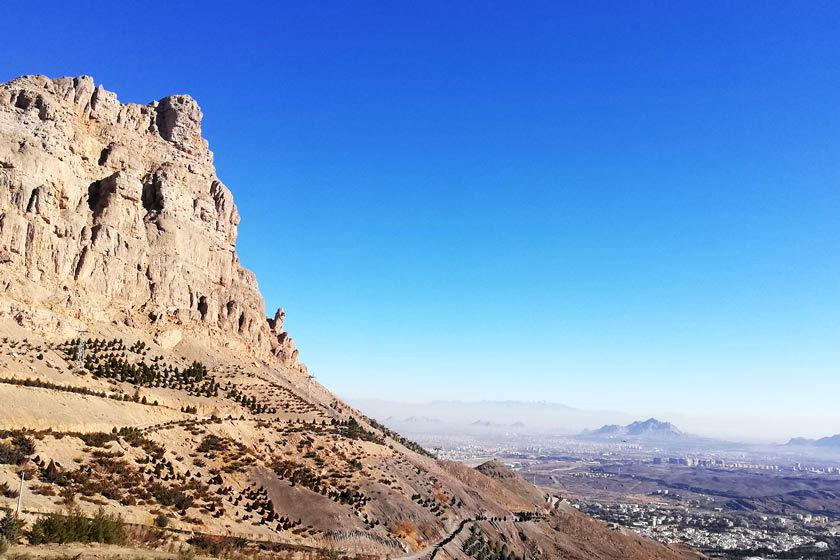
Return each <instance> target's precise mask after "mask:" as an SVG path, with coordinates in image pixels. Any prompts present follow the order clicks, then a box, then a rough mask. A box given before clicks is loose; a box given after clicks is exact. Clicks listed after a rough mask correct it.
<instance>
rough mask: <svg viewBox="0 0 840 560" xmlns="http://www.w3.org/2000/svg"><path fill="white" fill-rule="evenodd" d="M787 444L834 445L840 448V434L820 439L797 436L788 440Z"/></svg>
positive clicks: (806, 445)
mask: <svg viewBox="0 0 840 560" xmlns="http://www.w3.org/2000/svg"><path fill="white" fill-rule="evenodd" d="M786 445H790V446H801V447H834V448H837V449H840V434H836V435H833V436H828V437H824V438H819V439H808V438H803V437H796V438H793V439H791V440H790V441H789V442H787V444H786Z"/></svg>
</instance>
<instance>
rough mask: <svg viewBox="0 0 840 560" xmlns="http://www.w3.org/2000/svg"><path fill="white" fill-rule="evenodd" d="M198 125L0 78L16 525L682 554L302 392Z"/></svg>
mask: <svg viewBox="0 0 840 560" xmlns="http://www.w3.org/2000/svg"><path fill="white" fill-rule="evenodd" d="M201 118H202V115H201V110H200V109H199V107H198V105H197V104H196V103H195V101H194V100H192V99H191V98H190V97H188V96H173V97H168V98H165V99H163V100H161V101H158V102H155V103H151V104H149V105H134V104H120V103H119V102H118V101H117V99H116V96H115V95H114V94H112V93H110V92H107V91H106V90H104V89H103V88H102V87H101V86H99V87H94V84H93V81H92V79H90V78H88V77H79V78H59V79H55V80H51V79H49V78H45V77H43V76H29V77H23V78H19V79H17V80H14V81H12V82H9V83H7V84H3V85H2V86H0V272H1V273H2V277H0V278H2V291H0V485H2V484H3V483H5V484H6V485H8V486H9V487H14V486H15V484H16V480H17V478H18V476H19V474H20V473H21V472H24V473H25V474H26V477H27V479H28V481H29V482H28V483H27V486H26V488H25V491H24V495H23V504H24V511H25V514H26V516H27V518H28V519H29V520H30V521H31V520H32V519H33V518H34V516H35V515H37V514H39V513H44V512H52V511H59V510H62V509H63V508H65V507H67V506H68V505H70V504H73V505H75V506H78V507H79V508H81V510H82V511H84V512H86V513H88V514H92V513H93V512H94V511H95V510H96V509H97V508H98V507H103V508H105V509H106V511H115V512H116V511H118V512H120V513H121V514H122V515H123V516H124V517H125V518H126V520H127V521H129V522H131V523H135V524H138V525H145V526H149V525H153V524H154V523H158V524H160V525H163V524H166V525H168V528H169V529H177V530H180V531H183V532H184V533H174V532H171V533H169V534H168V536H167V537H166V538H167V539H176V540H177V539H183V538H185V536H184V535H191V534H192V535H196V534H199V533H203V534H210V535H229V536H235V537H241V538H243V539H246V540H247V541H249V542H263V543H274V544H272V545H271V546H273V547H275V548H277V547H279V548H280V549H284V547H285V549H288V548H289V547H297V548H295V549H296V550H300V549H307V548H310V549H319V550H323V549H332V548H339V549H341V550H344V551H345V552H348V553H366V554H376V555H380V556H383V557H384V556H386V555H387V556H391V557H398V556H402V555H409V554H412V553H413V552H417V551H419V552H421V553H422V552H429V553H430V552H431V551H432V550H433V549H434V548H435V547H439V548H440V550H442V551H443V552H441V554H447V553H450V552H451V554H453V555H455V556H459V553H458V552H457V551H451V550H450V549H451V547H452V546H453V543H455V542H456V540H457V538H459V537H458V535H459V534H460V533H459V531H460V529H459V528H461V529H463V528H464V527H466V526H467V525H469V524H477V525H480V527H479V528H477V529H475V531H481V533H482V534H483V535H485V536H486V538H487V539H489V540H490V541H493V542H500V540H501V539H508V541H509V542H508V546H509V547H510V548H511V549H516V550H518V551H519V553H522V554H524V553H525V552H526V551H528V550H530V549H529V548H528V547H529V546H531V544H530V543H537V544H536V546H539V547H540V550H539V552H540V556H541V557H545V558H558V557H561V556H562V557H563V558H573V559H574V558H580V559H583V558H619V557H621V558H633V557H638V558H674V559H676V558H688V557H691V555H690V554H688V553H685V552H683V551H678V550H675V549H671V548H668V547H665V546H660V545H656V544H654V543H650V542H648V541H642V540H641V539H638V538H637V537H631V536H624V535H619V534H617V533H613V532H610V531H608V530H607V529H606V527H605V526H604V525H603V524H599V523H596V522H594V521H591V520H589V519H588V518H585V516H583V515H581V514H579V513H577V512H575V511H569V510H568V509H567V508H563V507H560V508H557V507H555V506H554V505H552V504H554V503H555V502H553V501H550V500H548V499H547V496H546V495H545V494H544V493H543V492H542V491H540V490H538V489H536V488H533V487H531V486H530V485H527V483H525V482H524V481H522V480H521V479H518V478H517V477H515V475H512V473H504V471H503V470H502V469H501V467H496V468H494V469H492V470H488V469H484V470H485V471H486V472H482V470H481V469H479V470H475V469H469V468H467V467H466V466H464V465H460V464H457V463H447V462H438V461H436V460H435V459H434V458H433V457H431V456H430V455H429V454H428V453H426V452H425V451H424V450H423V449H421V448H420V447H419V446H417V445H416V444H413V443H412V442H410V441H408V440H405V439H404V438H402V437H401V436H399V435H398V434H396V433H394V432H392V431H390V430H388V429H387V428H385V427H383V426H380V425H379V424H378V423H376V422H374V421H372V420H370V419H368V418H366V417H365V416H364V415H362V414H361V413H359V412H358V411H356V410H355V409H353V408H352V407H349V406H348V405H346V404H345V403H343V402H341V401H339V400H338V399H336V398H335V397H334V396H333V395H332V394H331V393H329V391H327V390H326V389H325V388H323V387H321V386H320V385H318V384H317V383H315V382H313V381H312V379H310V378H309V377H308V376H307V374H306V368H305V367H304V366H303V365H302V364H300V362H299V361H298V353H297V350H296V349H295V348H294V345H293V343H292V341H291V339H290V338H289V336H288V334H287V333H286V332H285V331H284V330H283V322H284V318H285V315H284V313H283V312H282V311H278V312H277V313H276V314H275V316H274V317H273V318H271V319H267V318H266V317H265V315H264V313H263V311H262V310H263V308H264V302H263V300H262V297H261V296H260V293H259V290H258V289H257V285H256V281H255V279H254V277H253V275H252V274H251V273H250V272H249V271H247V270H246V269H244V268H243V267H242V266H241V265H240V264H239V259H238V257H237V255H236V249H235V242H236V226H237V224H238V220H239V218H238V213H237V211H236V207H235V205H234V203H233V199H232V196H231V194H230V192H229V191H228V189H227V188H226V187H225V186H224V185H223V184H222V183H221V181H219V179H218V177H217V176H216V174H215V170H214V169H213V165H212V154H211V153H210V151H209V150H208V147H207V143H206V141H205V140H204V139H203V138H202V136H201ZM500 473H502V474H500ZM0 503H3V504H8V505H12V504H13V503H14V500H13V498H11V497H8V496H7V497H4V498H0ZM161 519H165V521H160V520H161ZM523 525H525V526H523ZM572 528H576V529H574V530H572ZM579 528H584V529H579ZM519 535H525V536H526V537H527V536H528V535H533V538H531V539H530V540H528V539H527V538H526V539H525V540H523V539H522V538H520V536H519ZM447 539H449V540H447ZM516 539H519V540H518V541H517V540H516ZM591 541H597V542H610V543H613V544H612V545H610V547H609V548H598V545H595V544H592V542H591ZM561 543H565V544H563V545H562V547H561ZM640 543H641V544H640ZM262 546H269V545H262ZM622 547H626V548H625V550H624V552H622V553H621V554H619V552H617V551H618V550H620V549H621V548H622ZM639 547H641V548H639ZM637 548H638V549H639V550H641V551H644V553H645V555H642V556H634V554H635V552H634V551H635V550H636V549H637ZM530 552H531V553H534V552H535V551H533V550H531V551H530ZM465 554H466V553H464V552H463V551H461V553H460V556H461V557H463V556H464V555H465ZM628 554H629V555H628Z"/></svg>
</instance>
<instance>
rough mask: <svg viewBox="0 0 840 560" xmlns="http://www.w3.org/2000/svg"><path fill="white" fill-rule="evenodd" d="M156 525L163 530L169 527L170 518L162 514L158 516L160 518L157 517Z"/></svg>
mask: <svg viewBox="0 0 840 560" xmlns="http://www.w3.org/2000/svg"><path fill="white" fill-rule="evenodd" d="M155 525H156V526H157V527H160V528H161V529H163V528H164V527H166V526H168V525H169V518H168V517H166V516H165V515H164V514H162V513H161V514H158V516H157V517H155Z"/></svg>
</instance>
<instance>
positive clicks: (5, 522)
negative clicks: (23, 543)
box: [0, 508, 23, 542]
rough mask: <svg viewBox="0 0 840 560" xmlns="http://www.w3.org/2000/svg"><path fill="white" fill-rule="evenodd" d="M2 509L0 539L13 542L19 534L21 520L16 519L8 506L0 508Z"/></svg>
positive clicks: (21, 525) (21, 526) (21, 524)
mask: <svg viewBox="0 0 840 560" xmlns="http://www.w3.org/2000/svg"><path fill="white" fill-rule="evenodd" d="M0 509H1V510H2V511H3V518H2V519H0V539H5V540H7V541H9V542H15V541H16V540H17V539H18V537H19V536H20V530H21V529H22V528H23V522H22V521H20V520H19V519H17V518H16V517H15V516H14V515H13V514H12V510H10V509H9V508H0Z"/></svg>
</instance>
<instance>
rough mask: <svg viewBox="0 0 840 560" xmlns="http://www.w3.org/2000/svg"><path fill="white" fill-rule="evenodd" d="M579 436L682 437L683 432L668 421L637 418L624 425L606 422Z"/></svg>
mask: <svg viewBox="0 0 840 560" xmlns="http://www.w3.org/2000/svg"><path fill="white" fill-rule="evenodd" d="M581 437H595V438H627V437H629V438H639V439H661V438H679V437H684V434H683V433H682V432H681V431H680V430H679V429H678V428H677V427H676V426H674V425H673V424H671V423H670V422H661V421H659V420H657V419H656V418H648V419H647V420H637V421H635V422H632V423H630V424H627V425H626V426H620V425H618V424H608V425H606V426H602V427H600V428H598V429H597V430H592V431H587V432H583V433H582V434H581Z"/></svg>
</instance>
